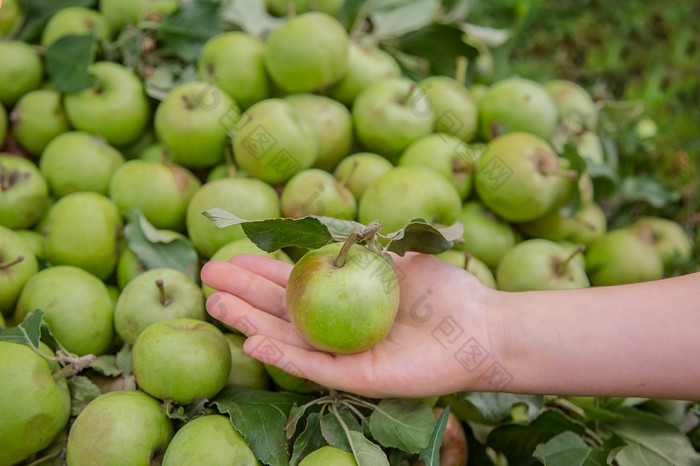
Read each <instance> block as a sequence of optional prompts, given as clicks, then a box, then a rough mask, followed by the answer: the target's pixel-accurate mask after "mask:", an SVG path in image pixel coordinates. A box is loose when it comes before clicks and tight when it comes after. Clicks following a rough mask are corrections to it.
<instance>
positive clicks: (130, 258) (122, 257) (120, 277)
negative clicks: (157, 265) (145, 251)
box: [116, 247, 148, 290]
mask: <svg viewBox="0 0 700 466" xmlns="http://www.w3.org/2000/svg"><path fill="white" fill-rule="evenodd" d="M146 270H148V268H147V267H146V265H145V264H144V263H143V262H141V260H139V256H137V255H136V253H135V252H134V251H132V250H131V249H129V248H128V247H127V248H124V249H123V250H122V252H121V253H120V254H119V260H118V261H117V269H116V274H117V286H119V289H121V290H123V289H124V288H125V287H126V285H127V284H128V283H129V282H130V281H131V280H133V279H134V278H135V277H137V276H139V275H141V274H142V273H144V272H145V271H146Z"/></svg>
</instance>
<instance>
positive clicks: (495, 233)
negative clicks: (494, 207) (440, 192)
mask: <svg viewBox="0 0 700 466" xmlns="http://www.w3.org/2000/svg"><path fill="white" fill-rule="evenodd" d="M457 221H458V222H460V223H461V224H462V225H463V226H464V234H463V239H464V242H462V243H457V244H455V246H454V247H455V249H457V250H459V251H469V252H471V253H472V254H473V255H474V256H476V257H478V258H479V259H481V260H482V261H483V262H484V263H485V264H486V265H488V266H489V267H490V268H491V269H492V270H495V269H496V266H497V265H498V263H499V262H500V260H501V258H502V257H503V255H504V254H505V253H506V252H507V251H508V250H509V249H510V248H512V247H513V246H514V245H515V243H517V242H518V235H517V233H516V231H515V230H514V229H513V227H512V226H511V224H510V223H508V222H506V221H504V220H503V219H501V218H499V217H498V216H497V215H496V214H494V213H493V212H492V211H491V210H489V209H487V208H485V207H484V205H483V204H481V203H480V202H479V201H469V202H466V203H464V205H463V206H462V211H461V212H460V213H459V215H458V216H457Z"/></svg>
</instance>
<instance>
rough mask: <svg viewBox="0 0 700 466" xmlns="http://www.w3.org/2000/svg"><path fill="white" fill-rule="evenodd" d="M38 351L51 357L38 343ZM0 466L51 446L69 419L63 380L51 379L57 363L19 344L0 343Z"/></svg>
mask: <svg viewBox="0 0 700 466" xmlns="http://www.w3.org/2000/svg"><path fill="white" fill-rule="evenodd" d="M39 350H40V351H41V352H42V353H44V354H46V355H47V356H48V357H53V356H54V354H53V352H52V351H51V349H50V348H49V347H48V346H47V345H45V344H44V343H39ZM0 361H2V364H0V412H2V417H0V445H2V448H0V464H3V465H5V464H7V465H10V464H18V463H19V462H21V461H22V460H24V459H25V458H27V457H28V456H29V455H31V454H32V453H36V452H38V451H40V450H42V449H44V448H46V447H48V446H49V445H50V444H51V441H52V440H53V439H54V437H56V435H58V433H59V432H61V430H63V428H64V427H65V426H66V423H67V422H68V418H69V417H70V410H71V399H70V393H69V391H68V384H67V383H66V379H65V377H58V378H54V377H53V375H52V373H53V372H54V371H57V370H58V364H57V363H55V362H50V361H49V360H48V359H46V358H44V357H42V356H41V355H39V354H38V353H37V352H36V351H34V349H32V348H30V347H29V346H27V345H21V344H19V343H10V342H8V341H0Z"/></svg>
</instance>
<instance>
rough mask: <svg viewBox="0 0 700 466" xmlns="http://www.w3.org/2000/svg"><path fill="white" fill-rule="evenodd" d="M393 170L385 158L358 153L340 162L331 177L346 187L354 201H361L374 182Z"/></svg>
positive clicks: (368, 153) (369, 153)
mask: <svg viewBox="0 0 700 466" xmlns="http://www.w3.org/2000/svg"><path fill="white" fill-rule="evenodd" d="M392 168H394V166H393V165H392V164H391V162H389V161H388V160H387V159H386V158H384V157H382V156H381V155H378V154H373V153H371V152H358V153H357V154H352V155H348V156H347V157H345V158H344V159H343V160H341V161H340V163H339V164H338V166H337V167H335V170H334V171H333V176H335V179H336V180H338V181H340V183H341V184H343V185H344V186H346V187H347V188H348V189H349V190H350V192H351V193H352V195H353V196H355V199H361V198H362V194H364V192H365V189H367V186H369V185H370V184H371V183H372V182H373V181H374V180H376V179H377V178H379V177H380V176H382V175H383V174H384V173H386V172H388V171H389V170H391V169H392Z"/></svg>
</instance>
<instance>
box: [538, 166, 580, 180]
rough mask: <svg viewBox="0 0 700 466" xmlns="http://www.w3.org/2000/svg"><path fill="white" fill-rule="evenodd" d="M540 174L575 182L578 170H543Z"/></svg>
mask: <svg viewBox="0 0 700 466" xmlns="http://www.w3.org/2000/svg"><path fill="white" fill-rule="evenodd" d="M540 172H541V173H543V174H545V175H554V176H561V177H564V178H569V179H571V180H575V179H576V177H577V176H578V172H577V171H576V170H562V169H560V168H553V169H552V168H541V169H540Z"/></svg>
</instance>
